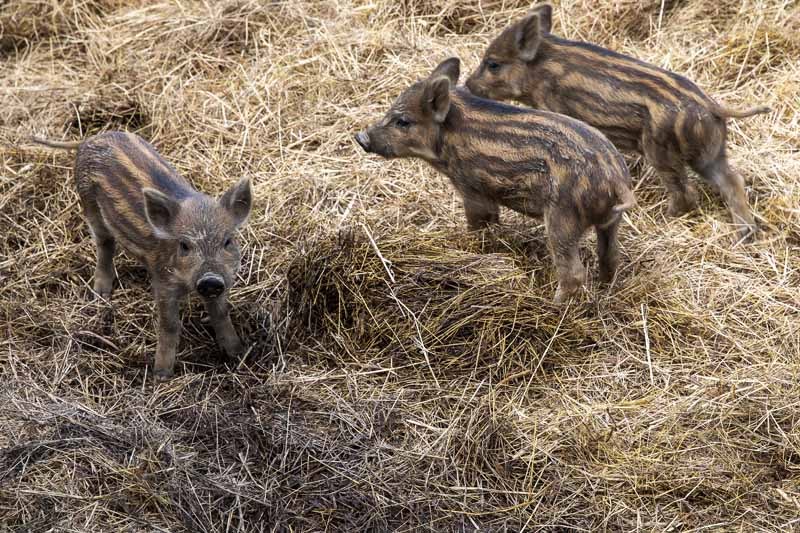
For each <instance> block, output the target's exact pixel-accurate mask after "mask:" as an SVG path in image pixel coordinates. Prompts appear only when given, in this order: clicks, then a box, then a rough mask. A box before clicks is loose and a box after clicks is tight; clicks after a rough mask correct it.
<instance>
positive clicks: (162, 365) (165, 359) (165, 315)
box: [153, 284, 183, 381]
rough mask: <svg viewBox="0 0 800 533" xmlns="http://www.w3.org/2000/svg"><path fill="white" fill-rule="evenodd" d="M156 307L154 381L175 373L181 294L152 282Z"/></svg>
mask: <svg viewBox="0 0 800 533" xmlns="http://www.w3.org/2000/svg"><path fill="white" fill-rule="evenodd" d="M153 292H154V293H155V297H156V307H157V309H158V346H157V347H156V357H155V369H154V374H155V378H156V381H166V380H168V379H170V378H171V377H172V376H173V375H174V374H175V359H176V354H177V351H178V343H179V342H180V337H181V317H180V302H181V300H182V299H183V295H182V294H178V292H177V291H175V290H170V289H169V288H168V287H163V286H160V285H158V284H154V286H153Z"/></svg>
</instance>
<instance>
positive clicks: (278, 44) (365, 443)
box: [0, 0, 800, 532]
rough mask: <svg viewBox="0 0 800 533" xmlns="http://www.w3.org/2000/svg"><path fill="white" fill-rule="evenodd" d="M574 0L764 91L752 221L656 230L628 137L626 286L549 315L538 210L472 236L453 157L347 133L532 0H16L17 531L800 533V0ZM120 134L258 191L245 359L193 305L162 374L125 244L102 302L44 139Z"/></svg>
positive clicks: (731, 89) (691, 69)
mask: <svg viewBox="0 0 800 533" xmlns="http://www.w3.org/2000/svg"><path fill="white" fill-rule="evenodd" d="M556 4H557V5H556V11H555V21H554V24H555V28H556V31H557V32H558V33H560V34H562V35H566V36H568V37H571V38H580V39H586V40H591V41H595V42H598V43H600V44H603V45H606V46H610V47H613V48H615V49H618V50H621V51H624V52H628V53H631V54H634V55H636V56H638V57H640V58H642V59H645V60H649V61H653V62H655V63H656V64H658V65H661V66H664V67H668V68H670V69H673V70H676V71H679V72H681V73H684V74H686V75H688V76H689V77H691V78H693V79H695V80H696V81H697V82H698V83H700V84H701V86H703V87H704V88H706V89H707V90H708V91H709V92H710V93H711V94H713V95H714V96H715V97H717V98H719V99H720V100H722V101H724V102H725V103H726V104H728V105H730V106H734V107H740V108H742V107H749V106H752V105H760V104H768V105H770V106H772V108H773V110H774V112H773V113H772V114H770V115H764V116H759V117H754V118H751V119H748V120H741V121H737V122H732V123H731V127H730V147H731V150H730V152H731V158H732V161H733V163H734V164H735V165H736V166H737V167H738V168H739V169H740V170H741V172H742V174H743V175H745V176H746V179H747V182H748V193H749V195H750V199H751V202H752V204H753V206H754V209H755V212H756V215H757V218H758V222H759V225H760V227H761V228H762V230H763V231H762V234H761V236H760V240H759V241H758V242H756V243H755V244H752V245H735V236H734V234H733V231H732V227H731V225H730V224H729V217H728V214H727V211H726V210H725V209H724V207H723V206H722V205H721V202H720V201H719V199H718V198H717V196H716V195H715V194H714V193H713V192H712V191H711V190H710V189H708V188H707V187H705V186H701V191H703V193H704V194H703V195H702V200H701V206H700V209H699V210H697V211H696V212H693V213H691V214H689V215H687V216H685V217H683V218H680V219H668V218H666V216H665V212H666V196H665V194H664V192H663V190H662V188H661V186H660V185H659V184H658V180H657V178H656V177H655V176H654V174H653V171H652V169H650V168H649V167H647V166H646V165H643V164H642V163H641V162H640V161H639V160H638V159H636V158H635V157H631V158H630V159H629V162H630V164H631V167H632V168H633V170H634V174H635V181H636V192H637V195H638V199H639V203H640V206H639V207H638V208H637V209H636V210H634V211H633V212H632V213H630V215H629V216H627V217H626V220H625V223H624V225H623V229H622V232H621V235H622V237H621V239H622V242H621V246H622V250H623V261H622V269H621V271H620V274H619V277H618V280H617V281H616V283H615V284H614V285H613V286H612V287H610V288H609V287H600V286H597V285H596V284H593V283H592V282H591V281H590V282H589V285H588V286H587V287H586V289H585V291H584V292H583V293H582V294H581V296H580V298H578V299H577V300H575V301H573V302H572V303H571V305H569V306H567V307H563V308H557V307H554V306H553V305H552V304H551V303H550V300H551V297H552V294H553V291H554V288H555V287H554V276H553V270H552V266H551V262H550V260H549V259H548V256H547V251H546V246H545V239H544V232H543V229H542V227H541V225H540V223H539V222H537V221H532V220H530V219H525V218H522V217H520V216H516V215H513V214H510V213H505V212H504V213H503V217H504V222H503V224H502V226H500V227H498V228H496V229H493V230H490V231H488V232H486V233H485V234H483V235H480V234H469V233H467V232H466V230H465V224H464V217H463V214H462V213H461V210H460V200H459V199H458V198H457V197H456V196H455V194H454V192H453V190H452V189H451V188H450V186H449V185H448V184H447V182H446V180H445V179H444V178H442V177H441V176H439V175H436V174H435V173H434V172H433V171H432V170H431V169H429V168H427V167H426V166H425V165H423V164H421V163H419V162H413V161H393V162H385V161H381V160H378V159H377V158H371V157H366V156H364V155H363V154H362V153H361V152H360V149H358V147H357V146H356V145H355V143H354V142H353V141H352V134H353V133H354V132H355V131H356V130H357V129H359V128H361V127H363V126H364V125H366V124H367V123H368V122H370V121H372V120H374V119H375V118H376V117H377V116H379V114H380V113H381V112H382V111H383V110H384V109H385V108H386V106H387V105H388V103H389V102H390V101H391V99H392V98H393V97H394V96H395V95H396V94H397V93H398V92H399V91H400V90H401V89H402V88H404V87H405V86H406V85H407V84H408V83H409V82H411V81H412V80H414V79H416V78H418V77H420V76H422V75H423V74H424V73H426V72H427V71H429V69H430V68H431V67H432V66H434V65H435V64H436V63H438V62H439V61H440V60H442V59H444V58H446V57H448V56H449V55H459V56H460V57H461V58H462V60H463V62H464V64H463V69H464V71H465V72H466V71H468V70H471V69H472V68H474V67H475V66H476V64H477V60H478V58H479V57H480V55H481V52H482V47H483V46H485V44H486V43H487V41H488V39H489V38H490V37H491V36H492V35H493V34H495V33H496V32H497V31H498V29H500V28H501V27H503V26H504V25H505V24H507V23H508V21H509V20H511V19H512V18H514V17H517V16H520V15H521V14H523V13H524V12H525V10H526V9H527V8H528V7H529V3H528V2H527V1H519V0H484V1H482V2H478V1H467V0H434V1H430V2H427V1H422V0H419V1H415V0H404V1H400V2H394V1H391V0H372V1H361V0H319V1H317V0H311V1H306V2H303V1H285V2H284V1H268V0H257V1H256V0H221V1H219V2H207V1H193V0H184V1H180V2H172V1H167V0H156V1H146V0H132V1H126V0H63V1H56V0H13V1H8V2H5V3H2V4H0V32H1V33H0V56H2V61H1V62H0V143H2V149H1V151H0V208H2V210H1V211H0V236H1V237H0V320H1V322H0V329H1V331H2V333H0V370H1V371H2V385H1V386H0V530H2V531H104V532H108V531H120V532H121V531H222V530H225V531H323V530H327V531H365V530H369V531H388V530H391V531H412V530H427V531H464V530H469V531H473V530H481V531H520V530H523V529H527V530H558V531H564V530H579V531H590V530H609V531H630V530H647V531H652V530H662V531H663V530H671V531H692V530H699V529H701V528H708V529H712V530H737V531H754V530H763V531H787V530H791V529H798V528H800V518H798V517H800V381H799V380H800V290H799V289H798V285H800V182H798V176H800V154H799V153H798V146H800V138H799V137H800V135H799V134H798V132H800V113H799V111H800V97H798V95H800V81H798V80H800V15H798V6H797V4H796V3H795V2H793V1H791V0H716V1H713V2H712V1H707V0H669V1H666V2H664V1H659V0H626V1H624V2H619V1H612V0H600V1H597V2H595V1H589V0H563V1H561V2H556ZM120 128H121V129H127V130H130V131H135V132H138V133H139V134H141V135H143V136H145V137H146V138H148V139H150V140H152V142H153V143H154V144H155V145H156V146H157V148H158V149H159V150H160V151H161V152H162V153H163V154H164V155H165V156H167V157H168V158H169V159H170V160H171V161H172V162H174V164H175V165H176V166H177V167H178V169H179V170H180V171H181V172H183V173H184V174H185V175H186V176H187V178H189V179H190V181H192V182H193V183H194V184H195V185H196V186H197V187H199V188H201V189H203V190H205V191H208V192H212V193H218V192H220V191H222V190H223V189H224V188H226V187H227V186H228V185H229V184H230V183H232V182H233V180H235V179H237V178H239V177H241V176H243V175H249V176H250V177H251V178H252V180H253V182H254V185H255V197H256V207H255V212H254V214H253V217H252V220H251V223H250V225H249V226H248V227H247V229H246V230H245V231H244V232H243V239H244V241H245V242H246V248H245V258H244V265H243V269H242V271H241V279H240V282H239V284H238V288H237V289H235V291H234V293H233V301H234V304H235V307H236V310H235V321H236V323H237V325H238V327H239V328H240V329H241V330H242V331H243V333H244V335H245V336H246V339H247V342H248V344H249V346H250V351H249V353H248V355H247V357H246V358H245V359H244V360H243V361H242V362H241V363H238V364H237V363H230V362H228V361H225V360H224V359H222V358H221V357H220V355H219V353H218V351H217V349H216V348H215V345H214V342H213V338H212V335H211V334H210V332H209V331H208V329H207V327H206V326H205V325H204V323H203V320H202V314H201V311H200V306H199V305H198V303H197V302H193V303H192V304H191V305H190V306H189V307H188V308H187V309H186V311H185V313H184V338H183V342H182V345H181V351H180V355H179V359H180V363H179V367H178V376H177V377H176V378H175V379H174V380H173V381H171V382H169V383H166V384H160V385H154V384H153V382H152V379H151V374H150V370H149V366H148V365H149V362H150V358H151V357H152V354H153V352H154V350H155V345H156V336H155V333H154V317H153V309H154V305H153V302H152V299H151V298H150V295H149V287H148V283H147V279H146V274H145V272H144V270H143V269H142V268H141V267H139V266H137V265H136V264H135V263H134V262H133V261H131V260H130V259H129V258H126V257H125V256H124V255H123V256H122V257H120V258H119V259H118V261H117V269H118V274H119V287H118V288H117V290H116V292H115V294H114V301H113V306H112V307H110V308H109V307H108V306H104V305H100V304H97V303H94V302H92V300H91V298H90V290H89V287H90V286H91V274H92V269H93V261H94V247H93V245H92V243H91V241H90V238H89V234H88V232H87V230H86V227H85V225H84V224H83V222H82V219H81V215H80V213H79V209H78V203H77V194H76V192H75V190H74V188H73V185H72V182H71V178H72V170H71V165H72V160H71V158H70V156H69V155H68V154H65V153H57V152H52V151H47V150H42V149H39V148H33V147H31V146H29V145H28V144H27V142H26V138H27V136H28V135H29V134H31V133H38V134H42V135H46V136H49V137H51V138H56V139H70V140H71V139H78V138H81V137H84V136H86V135H90V134H93V133H97V132H99V131H103V130H107V129H120ZM592 249H593V246H592V242H591V240H590V238H587V241H586V243H585V246H584V257H585V260H586V264H587V269H588V270H589V272H590V273H591V274H592V276H590V280H591V279H593V276H594V272H595V258H594V255H593V252H592Z"/></svg>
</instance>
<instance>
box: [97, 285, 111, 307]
mask: <svg viewBox="0 0 800 533" xmlns="http://www.w3.org/2000/svg"><path fill="white" fill-rule="evenodd" d="M111 288H112V287H111V284H104V283H95V284H94V298H95V299H96V300H99V301H101V302H102V301H106V302H110V301H111Z"/></svg>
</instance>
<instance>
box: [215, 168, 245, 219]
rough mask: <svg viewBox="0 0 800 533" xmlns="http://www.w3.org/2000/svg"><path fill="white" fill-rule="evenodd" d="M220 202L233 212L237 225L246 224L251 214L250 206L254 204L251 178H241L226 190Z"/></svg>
mask: <svg viewBox="0 0 800 533" xmlns="http://www.w3.org/2000/svg"><path fill="white" fill-rule="evenodd" d="M219 203H220V204H222V207H224V208H225V209H227V210H228V212H229V213H230V214H231V216H232V217H233V220H234V223H235V224H236V226H241V225H242V224H244V222H245V220H247V217H248V216H250V208H251V207H252V206H253V193H252V191H251V189H250V179H249V178H242V179H240V180H239V182H238V183H236V185H234V186H233V187H231V188H230V189H228V190H227V191H225V194H223V195H222V198H220V199H219Z"/></svg>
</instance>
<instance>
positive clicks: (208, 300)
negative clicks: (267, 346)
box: [34, 132, 252, 379]
mask: <svg viewBox="0 0 800 533" xmlns="http://www.w3.org/2000/svg"><path fill="white" fill-rule="evenodd" d="M34 141H35V142H37V143H39V144H43V145H46V146H49V147H52V148H62V149H77V151H78V153H77V157H76V159H75V181H76V185H77V189H78V194H79V196H80V200H81V206H82V208H83V212H84V215H85V217H86V221H87V223H88V225H89V229H90V231H91V234H92V237H93V239H94V241H95V244H96V245H97V267H96V269H95V276H94V290H95V293H96V294H97V295H98V296H100V297H101V298H105V299H109V298H110V297H111V292H112V289H113V285H114V276H115V274H114V263H113V260H114V253H115V249H116V245H117V244H119V245H121V246H122V248H123V249H125V250H126V251H127V252H128V253H130V254H131V255H132V256H134V257H135V258H137V259H138V260H139V261H141V262H142V263H143V264H144V265H145V266H146V267H147V269H148V271H149V273H150V276H151V279H152V282H153V290H154V294H155V297H156V302H157V304H158V318H159V320H158V323H159V337H158V348H157V352H156V358H155V374H156V377H157V378H159V379H166V378H168V377H170V376H171V375H172V373H173V371H174V365H175V354H176V350H177V346H178V341H179V338H180V316H179V305H180V302H181V300H183V299H184V298H185V297H186V296H187V295H188V294H189V293H190V292H197V293H198V294H200V296H201V297H202V298H203V300H204V302H205V304H206V309H207V311H208V313H209V317H210V319H211V323H212V325H213V326H214V329H215V332H216V336H217V341H218V342H219V344H220V346H221V347H222V348H223V349H224V350H225V351H226V352H227V353H228V354H229V355H232V356H235V355H238V354H239V353H240V352H241V349H242V343H241V340H240V339H239V337H238V335H237V334H236V332H235V330H234V328H233V325H232V324H231V320H230V316H229V309H228V307H229V306H228V301H227V295H228V290H229V289H230V287H231V286H232V285H233V283H234V280H235V276H236V272H237V270H238V268H239V261H240V250H239V244H238V242H237V238H236V232H237V228H239V227H240V226H241V225H242V224H243V223H244V222H245V220H246V219H247V217H248V214H249V212H250V206H251V203H252V198H251V191H250V182H249V180H247V179H243V180H241V181H240V182H239V183H237V184H236V185H234V186H233V187H231V188H230V189H229V190H228V191H227V192H226V193H225V194H224V195H222V197H221V198H219V199H215V198H212V197H209V196H207V195H205V194H202V193H200V192H198V191H196V190H195V189H194V188H193V187H192V186H191V185H190V184H189V183H188V182H187V181H186V180H185V179H184V178H183V177H181V175H180V174H178V172H177V171H176V170H175V169H174V168H173V167H172V166H171V165H170V164H169V163H167V162H166V161H165V160H164V159H163V158H162V157H161V156H160V155H159V154H158V152H156V150H155V148H153V147H152V146H151V145H150V144H149V143H147V142H146V141H145V140H144V139H142V138H141V137H139V136H137V135H134V134H130V133H124V132H108V133H102V134H100V135H96V136H94V137H90V138H88V139H86V140H85V141H83V142H74V143H62V142H53V141H47V140H43V139H36V138H34Z"/></svg>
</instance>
